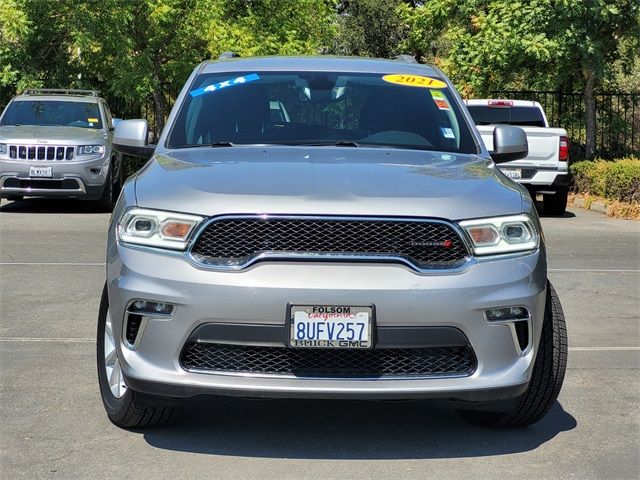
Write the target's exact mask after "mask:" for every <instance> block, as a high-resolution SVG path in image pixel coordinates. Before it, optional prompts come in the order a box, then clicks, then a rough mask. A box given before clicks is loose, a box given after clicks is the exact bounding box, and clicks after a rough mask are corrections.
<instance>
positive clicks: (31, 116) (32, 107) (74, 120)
mask: <svg viewBox="0 0 640 480" xmlns="http://www.w3.org/2000/svg"><path fill="white" fill-rule="evenodd" d="M0 125H2V126H6V125H38V126H65V127H83V128H96V129H101V128H102V118H101V117H100V109H99V108H98V104H97V103H95V102H68V101H64V100H62V101H59V100H14V101H13V102H11V103H10V104H9V106H8V107H7V111H6V112H5V114H4V116H3V117H2V121H1V122H0Z"/></svg>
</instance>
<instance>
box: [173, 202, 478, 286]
mask: <svg viewBox="0 0 640 480" xmlns="http://www.w3.org/2000/svg"><path fill="white" fill-rule="evenodd" d="M255 219H261V220H269V219H273V220H319V221H322V220H328V221H330V220H335V221H341V220H342V221H383V222H384V221H386V222H416V223H439V224H441V225H446V226H448V227H450V228H452V229H453V231H454V232H456V233H457V234H458V236H459V237H460V240H461V241H462V243H463V245H464V247H465V249H466V251H467V256H466V257H465V259H464V260H463V261H461V262H460V265H457V266H455V267H442V268H439V267H437V266H434V267H429V268H420V267H418V266H417V265H415V264H414V263H413V262H411V261H410V260H409V259H408V258H405V257H403V256H400V255H385V254H363V255H353V254H348V253H345V254H340V253H308V252H300V253H296V252H262V253H259V254H256V255H252V256H251V257H249V258H248V259H247V261H246V262H244V263H240V264H236V265H220V264H217V263H212V262H207V261H206V260H203V259H202V258H201V257H200V256H198V255H195V254H193V253H192V250H193V247H194V246H195V243H196V241H197V240H198V238H199V237H200V235H201V234H202V232H204V230H205V229H206V228H207V227H208V226H209V225H211V224H212V223H214V222H219V221H224V220H255ZM471 252H473V249H472V248H471V244H470V241H469V239H468V238H467V235H466V234H465V232H464V231H463V230H462V228H460V227H459V226H458V225H456V224H455V223H453V222H448V221H446V220H441V219H436V218H428V217H424V218H423V217H393V216H384V217H380V216H362V215H290V214H242V215H218V216H214V217H211V218H209V219H207V220H205V221H203V222H202V223H201V224H200V225H199V226H198V228H196V229H195V230H194V231H193V232H192V236H191V238H190V239H189V242H188V245H187V249H186V251H185V252H184V253H183V256H184V258H185V259H186V260H187V261H188V262H189V263H190V264H191V265H193V266H194V267H196V268H199V269H204V270H215V271H223V272H237V271H242V270H246V269H247V268H249V267H251V266H252V265H254V264H256V263H258V262H263V261H266V260H273V261H295V260H298V261H320V262H321V261H334V262H336V261H340V262H353V263H365V262H368V263H387V264H388V263H396V264H402V265H405V266H407V267H409V268H410V269H412V270H413V271H415V272H417V273H420V274H423V275H442V274H449V275H450V274H456V273H463V272H464V271H466V270H468V269H469V268H470V267H471V266H472V265H474V264H475V263H477V260H476V257H474V256H473V254H472V253H471Z"/></svg>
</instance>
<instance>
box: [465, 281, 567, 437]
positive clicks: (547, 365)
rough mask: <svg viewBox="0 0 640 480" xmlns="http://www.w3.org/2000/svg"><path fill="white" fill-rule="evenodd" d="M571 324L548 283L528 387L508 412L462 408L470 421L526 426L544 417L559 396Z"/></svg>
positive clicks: (500, 425)
mask: <svg viewBox="0 0 640 480" xmlns="http://www.w3.org/2000/svg"><path fill="white" fill-rule="evenodd" d="M567 350H568V346H567V328H566V324H565V320H564V313H563V312H562V306H561V305H560V300H559V299H558V294H557V293H556V291H555V290H554V288H553V286H552V285H551V283H547V301H546V304H545V312H544V323H543V325H542V335H541V337H540V344H539V346H538V352H537V354H536V360H535V363H534V366H533V372H532V374H531V380H530V381H529V387H528V388H527V391H526V392H525V393H524V394H523V395H521V396H520V397H519V398H518V399H517V400H516V401H515V405H514V406H513V407H512V408H511V409H510V410H508V411H506V412H485V411H479V410H462V411H460V414H461V415H462V416H463V417H464V418H465V419H466V420H467V421H468V422H469V423H473V424H476V425H483V426H489V427H526V426H527V425H531V424H532V423H536V422H537V421H539V420H541V419H542V417H544V416H545V415H546V414H547V412H548V411H549V410H550V409H551V407H552V406H553V404H554V402H555V401H556V399H557V398H558V394H559V393H560V388H561V387H562V382H563V380H564V374H565V370H566V368H567Z"/></svg>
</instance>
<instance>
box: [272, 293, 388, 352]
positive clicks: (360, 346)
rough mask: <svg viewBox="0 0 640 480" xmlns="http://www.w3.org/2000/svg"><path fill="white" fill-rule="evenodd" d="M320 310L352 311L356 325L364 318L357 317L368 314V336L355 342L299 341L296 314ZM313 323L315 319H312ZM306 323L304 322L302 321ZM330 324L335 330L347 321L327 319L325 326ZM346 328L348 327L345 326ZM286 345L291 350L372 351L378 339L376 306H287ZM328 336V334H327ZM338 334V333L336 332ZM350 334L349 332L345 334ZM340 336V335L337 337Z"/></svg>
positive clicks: (333, 340)
mask: <svg viewBox="0 0 640 480" xmlns="http://www.w3.org/2000/svg"><path fill="white" fill-rule="evenodd" d="M319 308H325V309H332V308H336V309H350V312H349V313H350V314H352V315H354V318H353V320H354V323H360V322H361V320H362V317H360V318H359V319H358V317H357V315H358V314H362V313H366V314H367V320H368V330H367V331H366V334H363V335H362V337H363V338H362V339H360V338H358V339H356V338H354V339H353V340H340V339H337V338H336V339H332V340H331V341H327V340H325V339H316V340H308V339H304V340H299V339H296V338H295V327H296V323H297V322H296V313H297V312H306V313H307V314H309V313H314V311H313V309H319ZM315 313H325V312H319V311H316V312H315ZM326 313H327V314H328V315H332V314H333V313H332V312H326ZM335 313H336V314H338V312H335ZM339 315H341V316H342V315H345V314H344V313H340V314H339ZM311 320H312V321H313V320H314V319H311ZM301 321H304V320H301ZM307 321H309V319H307ZM316 321H317V322H319V321H320V318H318V319H317V320H316ZM328 321H329V322H330V323H332V324H334V328H339V327H338V326H337V325H338V324H339V323H346V321H341V320H340V318H332V319H330V320H328V319H325V320H324V322H325V325H326V322H328ZM345 328H346V326H345ZM285 330H286V332H287V333H286V335H287V338H286V345H287V346H288V347H290V348H296V349H304V348H307V349H321V348H324V349H336V350H369V349H372V348H373V347H374V344H375V338H376V331H377V328H376V314H375V306H374V305H358V306H355V305H300V304H295V305H293V304H289V305H287V316H286V329H285ZM325 333H327V334H328V332H325ZM335 333H336V334H337V332H335ZM345 333H348V332H345ZM355 333H356V334H358V333H359V332H357V331H356V332H355ZM335 336H338V335H335Z"/></svg>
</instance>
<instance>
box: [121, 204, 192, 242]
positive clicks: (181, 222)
mask: <svg viewBox="0 0 640 480" xmlns="http://www.w3.org/2000/svg"><path fill="white" fill-rule="evenodd" d="M202 220H203V217H199V216H197V215H186V214H183V213H173V212H163V211H160V210H148V209H144V208H132V209H131V210H127V211H126V212H125V213H124V214H123V215H122V217H121V218H120V221H119V222H118V227H117V235H118V240H119V241H120V242H122V243H127V244H131V245H144V246H147V247H156V248H167V249H170V250H185V249H186V248H187V244H188V243H189V238H190V236H191V233H192V232H193V230H194V229H195V228H196V227H197V226H198V225H199V224H200V222H202Z"/></svg>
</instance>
